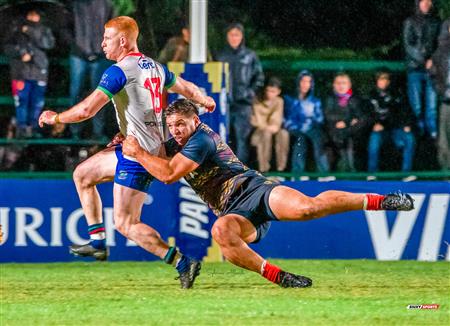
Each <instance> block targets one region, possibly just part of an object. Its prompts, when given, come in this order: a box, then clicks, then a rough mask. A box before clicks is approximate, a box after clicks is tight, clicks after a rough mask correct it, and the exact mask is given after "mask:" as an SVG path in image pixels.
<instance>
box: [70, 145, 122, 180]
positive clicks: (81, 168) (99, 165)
mask: <svg viewBox="0 0 450 326" xmlns="http://www.w3.org/2000/svg"><path fill="white" fill-rule="evenodd" d="M116 165H117V157H116V152H115V148H114V147H110V148H105V149H104V150H102V151H100V152H98V153H96V154H94V155H92V156H91V157H89V158H88V159H87V160H85V161H83V162H82V163H80V164H79V165H78V166H77V167H76V169H75V171H74V172H73V178H74V180H75V182H76V183H83V184H84V185H96V184H99V183H103V182H108V181H112V180H114V174H115V172H116Z"/></svg>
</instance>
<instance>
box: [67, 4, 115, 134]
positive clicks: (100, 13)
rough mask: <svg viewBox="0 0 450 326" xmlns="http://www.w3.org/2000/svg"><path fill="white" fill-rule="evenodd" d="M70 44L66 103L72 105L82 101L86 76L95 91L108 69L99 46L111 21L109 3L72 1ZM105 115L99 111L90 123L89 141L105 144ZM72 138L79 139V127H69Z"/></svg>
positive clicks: (111, 10)
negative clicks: (91, 136)
mask: <svg viewBox="0 0 450 326" xmlns="http://www.w3.org/2000/svg"><path fill="white" fill-rule="evenodd" d="M72 6H73V15H74V24H75V25H74V41H73V46H72V53H71V55H70V101H71V102H72V103H71V104H72V105H74V104H76V103H77V102H79V101H80V100H81V98H82V97H83V94H82V90H83V85H84V80H85V78H86V76H89V86H90V89H91V90H93V89H95V88H96V87H97V85H98V84H99V82H100V79H101V77H102V74H103V72H104V70H105V69H106V68H107V66H108V61H107V60H106V58H105V55H104V53H103V50H102V47H101V44H102V41H103V28H104V25H105V23H106V22H107V21H108V20H110V19H111V18H112V17H113V7H112V4H111V1H110V0H74V1H73V3H72ZM105 112H106V110H101V111H99V112H98V114H97V115H96V116H95V117H94V118H93V119H92V122H93V137H94V138H95V139H97V140H104V141H106V140H107V138H106V136H105V133H104V132H105V130H104V129H105ZM70 131H71V132H72V137H73V138H75V139H79V138H80V133H81V125H80V124H71V125H70Z"/></svg>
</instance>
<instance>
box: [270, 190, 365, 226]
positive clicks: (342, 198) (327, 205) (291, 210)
mask: <svg viewBox="0 0 450 326" xmlns="http://www.w3.org/2000/svg"><path fill="white" fill-rule="evenodd" d="M365 197H366V195H364V194H353V193H350V192H345V191H335V190H330V191H325V192H322V193H321V194H319V195H318V196H316V197H308V196H306V195H304V194H302V193H301V192H300V191H297V190H295V189H292V188H289V187H286V186H278V187H275V188H274V189H273V190H272V192H271V193H270V196H269V206H270V208H271V209H272V211H273V213H274V214H275V216H276V217H277V218H278V219H279V220H296V221H307V220H311V219H314V218H319V217H323V216H326V215H331V214H337V213H342V212H347V211H354V210H360V209H363V206H364V199H365Z"/></svg>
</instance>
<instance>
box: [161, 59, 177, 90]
mask: <svg viewBox="0 0 450 326" xmlns="http://www.w3.org/2000/svg"><path fill="white" fill-rule="evenodd" d="M162 67H163V69H164V75H165V77H166V78H164V79H165V81H164V87H166V88H170V87H172V86H173V84H175V80H176V77H175V75H174V73H173V72H171V71H170V70H169V69H168V68H167V66H166V65H162Z"/></svg>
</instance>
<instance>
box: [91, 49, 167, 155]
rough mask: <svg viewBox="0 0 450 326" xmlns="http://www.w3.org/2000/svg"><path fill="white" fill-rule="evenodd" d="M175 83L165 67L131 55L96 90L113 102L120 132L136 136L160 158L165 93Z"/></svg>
mask: <svg viewBox="0 0 450 326" xmlns="http://www.w3.org/2000/svg"><path fill="white" fill-rule="evenodd" d="M175 81H176V77H175V75H174V74H173V73H172V72H170V71H169V70H168V69H167V67H166V66H165V65H162V64H160V63H158V62H156V61H154V60H153V59H151V58H149V57H146V56H145V55H143V54H142V53H131V54H128V55H127V56H126V57H124V58H123V59H122V60H121V61H119V62H117V63H116V64H114V65H112V66H111V67H109V68H108V69H106V71H105V72H104V74H103V76H102V79H101V81H100V83H99V85H98V87H97V89H99V90H101V91H103V92H104V93H105V94H106V95H107V96H108V97H109V98H110V99H112V102H113V104H114V107H115V109H116V117H117V123H118V125H119V129H120V132H121V133H122V134H123V135H124V136H128V135H133V136H135V137H136V138H137V139H138V141H139V144H140V145H141V146H142V147H143V148H144V149H145V150H147V151H148V152H150V153H152V154H154V155H158V153H159V150H160V147H161V143H162V142H163V141H164V133H163V125H162V93H163V89H164V87H166V88H169V87H171V86H172V85H173V84H175Z"/></svg>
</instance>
